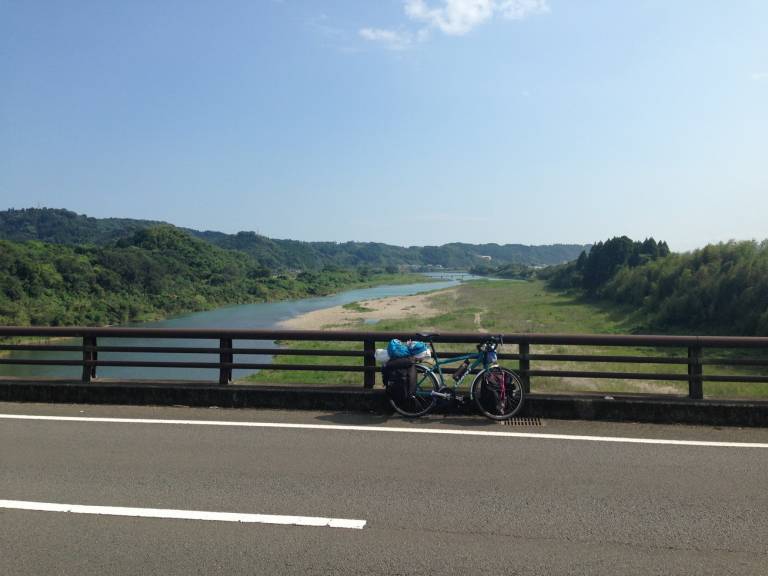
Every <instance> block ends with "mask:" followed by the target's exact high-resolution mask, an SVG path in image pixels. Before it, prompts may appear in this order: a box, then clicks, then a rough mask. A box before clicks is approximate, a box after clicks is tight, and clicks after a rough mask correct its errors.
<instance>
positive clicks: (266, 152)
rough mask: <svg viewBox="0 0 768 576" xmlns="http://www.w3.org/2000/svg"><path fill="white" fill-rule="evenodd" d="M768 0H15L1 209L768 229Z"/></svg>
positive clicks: (345, 222) (512, 231) (514, 235)
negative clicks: (34, 208)
mask: <svg viewBox="0 0 768 576" xmlns="http://www.w3.org/2000/svg"><path fill="white" fill-rule="evenodd" d="M766 26H768V2H766V1H765V0H754V1H751V0H734V1H733V2H727V3H725V2H722V1H721V0H675V1H674V2H670V1H669V0H633V1H626V2H624V1H621V2H616V1H615V0H605V1H603V0H303V1H302V0H251V1H241V0H226V1H225V2H214V1H207V2H203V1H195V0H181V1H176V0H158V1H145V0H130V1H129V0H125V1H118V0H110V1H108V2H104V1H102V0H92V1H83V0H68V1H67V2H60V1H53V0H51V1H45V0H33V1H26V0H0V209H3V210H4V209H8V208H25V207H54V208H67V209H69V210H73V211H75V212H78V213H81V214H88V215H89V216H96V217H123V218H142V219H152V220H163V221H167V222H170V223H173V224H176V225H178V226H185V227H190V228H195V229H200V230H218V231H222V232H227V233H234V232H237V231H241V230H248V231H256V232H258V233H260V234H264V235H266V236H269V237H273V238H293V239H298V240H311V241H315V240H318V241H319V240H324V241H340V242H341V241H348V240H355V241H376V242H386V243H390V244H397V245H435V244H438V245H439V244H444V243H448V242H459V241H460V242H471V243H485V242H496V243H500V244H506V243H521V244H551V243H592V242H596V241H599V240H605V239H607V238H610V237H613V236H617V235H624V234H625V235H628V236H630V237H631V238H633V239H644V238H646V237H654V238H656V239H657V240H666V241H667V242H668V243H669V245H670V247H671V248H672V249H673V250H676V251H687V250H691V249H694V248H697V247H700V246H704V245H705V244H707V243H712V242H721V241H728V240H730V239H758V240H762V239H765V238H768V230H766V228H767V227H766V223H767V222H768V217H767V216H766V214H768V34H766V33H765V30H766Z"/></svg>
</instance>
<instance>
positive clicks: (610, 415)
mask: <svg viewBox="0 0 768 576" xmlns="http://www.w3.org/2000/svg"><path fill="white" fill-rule="evenodd" d="M0 401H4V402H43V403H73V404H132V405H160V406H168V405H182V406H219V407H222V408H278V409H299V410H301V409H305V410H335V411H362V412H376V413H389V412H392V409H391V407H390V406H389V402H388V399H387V397H386V395H385V394H384V391H383V390H365V389H363V390H360V389H356V388H328V387H322V388H320V387H313V388H310V387H270V386H263V385H262V386H241V385H215V384H201V383H141V384H137V383H135V382H133V383H127V382H98V383H97V382H93V383H90V384H83V383H82V382H73V381H67V382H30V381H17V380H14V381H0ZM473 410H474V407H473V406H469V407H455V406H451V405H448V406H445V407H443V408H442V411H443V412H445V411H451V412H460V413H472V412H473ZM519 416H520V417H539V418H555V419H564V420H608V421H633V422H655V423H665V424H670V423H681V424H699V425H709V426H759V427H766V426H768V402H765V401H741V400H691V399H689V398H680V397H664V396H648V395H642V396H639V395H638V396H628V395H623V396H618V395H614V396H608V397H606V396H602V395H594V394H580V395H568V396H565V395H554V394H552V395H545V394H531V395H529V396H528V397H527V398H526V402H525V405H524V407H523V410H522V412H521V414H519ZM478 417H480V415H479V414H478Z"/></svg>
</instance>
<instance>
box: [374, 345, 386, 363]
mask: <svg viewBox="0 0 768 576" xmlns="http://www.w3.org/2000/svg"><path fill="white" fill-rule="evenodd" d="M374 356H375V357H376V362H378V363H379V364H386V363H387V362H389V353H388V352H387V351H386V349H384V348H376V353H375V354H374Z"/></svg>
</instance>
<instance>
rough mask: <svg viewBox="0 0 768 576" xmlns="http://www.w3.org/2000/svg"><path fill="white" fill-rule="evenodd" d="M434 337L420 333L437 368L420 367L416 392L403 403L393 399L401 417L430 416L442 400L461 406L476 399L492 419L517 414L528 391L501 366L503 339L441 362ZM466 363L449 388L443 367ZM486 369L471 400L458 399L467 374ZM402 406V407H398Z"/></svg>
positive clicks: (472, 390) (475, 382)
mask: <svg viewBox="0 0 768 576" xmlns="http://www.w3.org/2000/svg"><path fill="white" fill-rule="evenodd" d="M432 336H433V335H432V334H419V338H421V339H422V340H425V341H426V342H427V343H428V344H429V347H430V349H431V351H432V358H433V359H434V365H428V364H416V389H415V392H414V393H413V394H411V395H409V396H407V397H406V398H405V399H403V400H402V401H400V402H396V401H395V400H394V399H393V398H390V400H389V401H390V404H391V405H392V407H393V408H394V409H395V411H397V412H398V413H399V414H401V415H403V416H405V417H407V418H416V417H419V416H424V415H425V414H429V413H430V412H431V411H432V410H434V409H435V407H436V406H437V403H438V400H450V401H456V402H459V403H467V402H472V401H473V400H474V402H475V405H476V406H477V408H478V410H480V412H481V413H482V414H483V415H484V416H486V417H487V418H490V419H492V420H506V419H508V418H511V417H512V416H514V415H515V414H517V413H518V412H519V411H520V409H521V408H522V406H523V400H524V398H525V392H524V390H523V385H522V383H521V381H520V378H519V376H518V375H517V374H515V373H514V372H513V371H512V370H509V369H507V368H503V367H501V366H499V365H498V364H497V359H498V356H497V354H496V349H497V348H498V346H499V345H500V344H503V341H502V338H501V336H491V337H488V338H487V339H485V340H484V341H483V342H481V343H480V344H478V345H477V352H475V353H472V354H462V355H459V356H453V357H450V358H446V359H443V360H438V358H437V353H436V351H435V345H434V342H433V341H432ZM454 362H462V364H461V366H460V367H459V368H458V369H456V371H455V372H454V373H453V381H454V383H453V386H447V385H446V383H445V377H444V375H443V370H442V367H443V366H444V365H446V364H452V363H454ZM480 366H482V370H480V372H479V373H478V374H477V375H476V376H475V379H474V380H473V381H472V385H471V386H470V388H469V399H466V398H465V397H463V396H458V395H457V394H456V390H457V389H458V387H459V385H460V384H461V382H462V381H463V380H464V378H466V376H467V374H471V373H472V372H473V371H474V370H475V369H477V368H478V367H480ZM398 404H399V405H398Z"/></svg>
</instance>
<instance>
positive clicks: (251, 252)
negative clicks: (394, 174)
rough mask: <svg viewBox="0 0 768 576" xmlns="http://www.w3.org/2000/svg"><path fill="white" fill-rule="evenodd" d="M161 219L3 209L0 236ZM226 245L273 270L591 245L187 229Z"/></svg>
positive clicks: (541, 257) (60, 237)
mask: <svg viewBox="0 0 768 576" xmlns="http://www.w3.org/2000/svg"><path fill="white" fill-rule="evenodd" d="M158 224H162V223H160V222H152V221H148V220H131V219H126V218H123V219H117V218H106V219H100V218H89V217H87V216H82V215H79V214H75V213H74V212H70V211H67V210H58V209H51V208H29V209H25V210H7V211H5V212H0V238H4V239H7V240H15V241H26V240H41V241H43V242H50V243H55V244H67V245H86V244H98V245H106V244H111V243H113V242H115V241H116V240H120V239H127V238H131V237H132V236H133V234H135V233H136V232H138V231H140V230H145V229H147V228H151V227H154V226H157V225H158ZM184 231H185V232H188V233H189V234H192V235H193V236H196V237H197V238H200V239H202V240H205V241H206V242H208V243H209V244H213V245H215V246H218V247H220V248H224V249H227V250H237V251H238V252H243V253H245V254H247V255H248V256H250V257H251V258H252V259H254V260H255V261H256V262H258V263H259V264H260V265H261V266H262V267H263V268H266V269H271V270H292V271H296V270H323V269H325V268H327V267H329V266H330V267H337V268H356V267H363V266H368V267H369V268H371V269H380V268H385V269H387V271H388V272H389V273H394V272H396V271H397V270H398V269H399V268H400V267H410V268H413V269H422V268H424V269H431V268H438V267H442V268H453V269H457V268H458V269H468V268H471V267H472V266H476V265H478V264H479V263H481V262H483V259H482V258H481V256H490V257H491V258H492V261H493V263H494V266H501V265H504V264H512V263H518V264H525V265H551V264H559V263H561V262H567V261H568V260H572V259H574V258H576V256H578V254H579V253H580V252H581V251H582V250H584V249H585V248H588V247H587V246H583V245H575V244H555V245H551V246H524V245H522V244H505V245H503V246H502V245H499V244H479V245H476V244H461V243H454V244H446V245H444V246H425V247H417V246H411V247H408V248H404V247H402V246H391V245H388V244H381V243H375V242H343V243H337V242H300V241H297V240H276V239H272V238H267V237H266V236H262V235H260V234H256V233H255V232H238V233H237V234H224V233H222V232H210V231H206V232H199V231H196V230H184Z"/></svg>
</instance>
